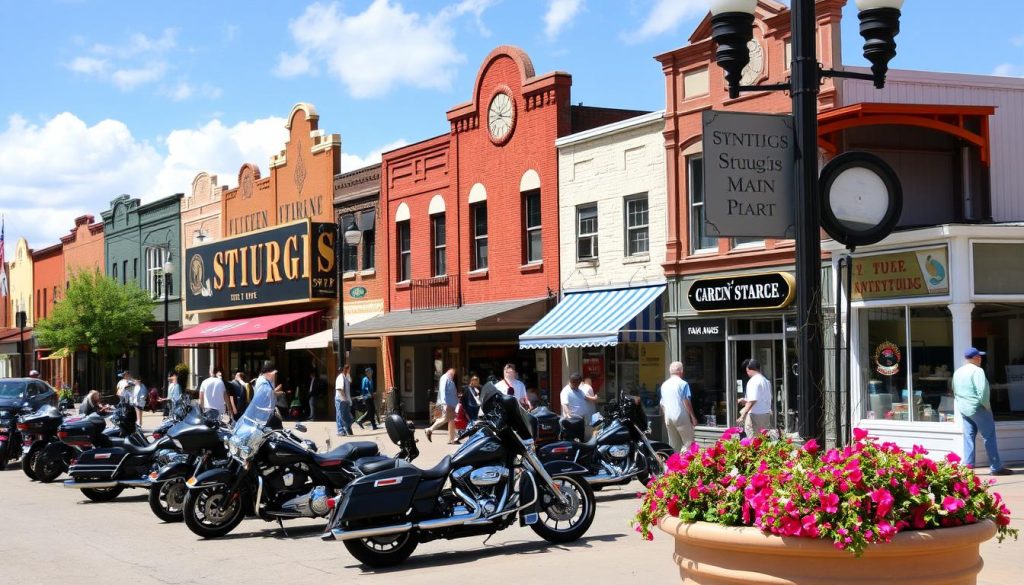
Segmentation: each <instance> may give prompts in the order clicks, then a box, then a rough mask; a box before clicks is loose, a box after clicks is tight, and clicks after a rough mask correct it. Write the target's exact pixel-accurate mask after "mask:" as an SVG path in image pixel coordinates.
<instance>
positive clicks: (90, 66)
mask: <svg viewBox="0 0 1024 585" xmlns="http://www.w3.org/2000/svg"><path fill="white" fill-rule="evenodd" d="M109 65H110V64H109V63H108V62H107V61H106V59H96V58H94V57H75V58H74V59H72V60H71V62H70V63H68V64H67V68H68V69H70V70H72V71H74V72H75V73H84V74H86V75H101V74H103V73H105V72H106V71H107V67H108V66H109Z"/></svg>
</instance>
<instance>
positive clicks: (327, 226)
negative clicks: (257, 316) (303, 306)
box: [185, 220, 338, 313]
mask: <svg viewBox="0 0 1024 585" xmlns="http://www.w3.org/2000/svg"><path fill="white" fill-rule="evenodd" d="M337 233H338V232H337V226H336V225H335V224H333V223H314V222H311V221H309V220H303V221H298V222H295V223H290V224H287V225H283V226H277V227H272V228H267V229H264V230H259V231H255V232H249V233H247V234H243V235H240V236H236V237H233V238H228V239H225V240H220V241H217V242H211V243H209V244H202V245H199V246H195V247H192V248H189V249H188V250H186V252H185V262H186V266H185V279H186V282H185V302H186V305H185V307H186V311H188V312H191V313H201V312H204V311H215V310H230V309H241V308H246V307H256V306H263V305H275V304H287V303H298V302H308V301H310V300H313V299H325V298H326V299H329V298H334V297H335V296H337V286H338V281H337V266H336V264H335V261H336V259H335V241H336V239H337Z"/></svg>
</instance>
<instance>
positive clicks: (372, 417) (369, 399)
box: [356, 394, 377, 431]
mask: <svg viewBox="0 0 1024 585" xmlns="http://www.w3.org/2000/svg"><path fill="white" fill-rule="evenodd" d="M363 404H365V405H366V412H364V413H363V416H361V417H359V420H357V421H356V422H357V423H359V424H360V426H362V424H363V423H365V422H369V423H370V425H371V426H372V427H373V430H375V431H376V430H377V404H376V403H375V402H374V401H373V395H372V394H370V395H369V396H364V397H363Z"/></svg>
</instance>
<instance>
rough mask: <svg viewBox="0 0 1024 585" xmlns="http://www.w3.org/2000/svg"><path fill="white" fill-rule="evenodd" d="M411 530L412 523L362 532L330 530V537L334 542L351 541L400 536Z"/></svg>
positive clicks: (366, 529)
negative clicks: (392, 535)
mask: <svg viewBox="0 0 1024 585" xmlns="http://www.w3.org/2000/svg"><path fill="white" fill-rule="evenodd" d="M410 530H412V522H406V523H405V524H396V525H394V526H380V527H377V528H364V529H362V530H342V529H341V528H332V529H331V532H330V535H331V536H333V537H334V540H353V539H356V538H373V537H375V536H388V535H390V534H401V533H403V532H409V531H410Z"/></svg>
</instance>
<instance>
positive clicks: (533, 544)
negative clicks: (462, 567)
mask: <svg viewBox="0 0 1024 585" xmlns="http://www.w3.org/2000/svg"><path fill="white" fill-rule="evenodd" d="M625 536H626V535H625V534H601V535H596V536H584V537H583V538H581V539H579V540H577V541H576V542H570V543H566V544H552V543H550V542H547V541H546V540H541V539H540V537H538V539H537V540H528V541H519V542H515V541H512V542H502V543H500V544H488V545H482V546H481V548H478V549H474V550H464V551H452V552H443V553H433V554H417V553H413V555H412V556H411V557H409V559H408V560H407V561H405V562H404V563H402V564H401V565H399V566H397V567H388V568H379V569H374V568H371V567H366V566H363V565H361V564H359V563H356V564H352V565H346V568H355V569H362V570H363V573H367V574H368V573H374V574H388V573H396V572H401V571H406V570H410V569H416V568H420V567H445V566H450V565H458V564H462V563H471V562H474V561H477V560H480V559H487V558H491V557H498V556H507V555H522V554H543V553H547V552H549V551H550V550H561V551H570V550H573V549H580V548H592V547H593V544H592V543H595V542H615V541H616V540H619V539H620V538H623V537H625ZM338 544H341V543H338ZM340 552H341V554H344V555H346V556H347V555H348V551H340ZM349 558H351V557H349Z"/></svg>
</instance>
